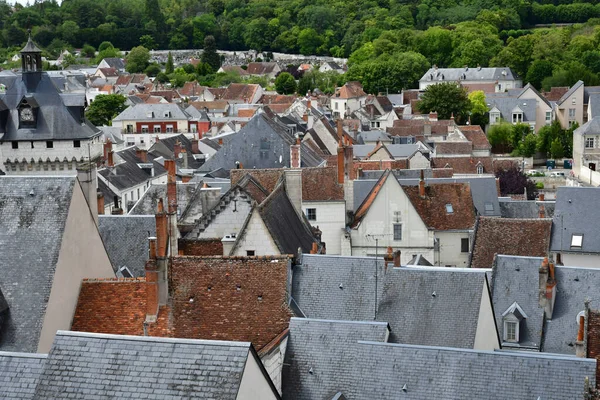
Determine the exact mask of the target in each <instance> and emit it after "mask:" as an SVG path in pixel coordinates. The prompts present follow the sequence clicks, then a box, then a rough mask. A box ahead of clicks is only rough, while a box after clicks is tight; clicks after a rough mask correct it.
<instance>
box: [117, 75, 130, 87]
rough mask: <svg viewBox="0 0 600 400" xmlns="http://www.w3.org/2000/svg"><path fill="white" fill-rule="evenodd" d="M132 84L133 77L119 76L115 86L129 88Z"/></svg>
mask: <svg viewBox="0 0 600 400" xmlns="http://www.w3.org/2000/svg"><path fill="white" fill-rule="evenodd" d="M129 82H131V75H119V77H118V78H117V81H116V82H115V85H117V86H127V85H129Z"/></svg>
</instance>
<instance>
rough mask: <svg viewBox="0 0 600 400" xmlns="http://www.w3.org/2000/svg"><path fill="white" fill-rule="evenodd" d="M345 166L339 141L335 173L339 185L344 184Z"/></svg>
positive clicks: (342, 146) (342, 147)
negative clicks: (336, 172)
mask: <svg viewBox="0 0 600 400" xmlns="http://www.w3.org/2000/svg"><path fill="white" fill-rule="evenodd" d="M338 124H340V122H339V121H338ZM345 164H346V159H345V157H344V145H343V144H342V139H340V142H339V143H338V148H337V171H338V183H339V184H340V185H343V184H344V176H345V173H344V167H345Z"/></svg>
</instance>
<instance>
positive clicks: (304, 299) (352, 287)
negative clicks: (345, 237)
mask: <svg viewBox="0 0 600 400" xmlns="http://www.w3.org/2000/svg"><path fill="white" fill-rule="evenodd" d="M382 253H383V249H382ZM375 265H376V263H375V257H356V256H354V257H342V256H330V255H310V254H303V255H302V261H301V263H300V264H297V265H295V266H294V270H293V272H294V277H293V279H292V297H293V299H294V301H293V302H292V304H293V305H294V307H297V308H299V310H300V311H301V312H300V313H298V314H299V315H302V316H306V317H308V318H322V319H336V320H353V321H372V320H373V319H374V316H375V304H376V303H375V268H376V267H375ZM383 276H384V263H383V259H382V258H381V257H380V258H379V259H378V260H377V277H378V278H377V280H378V288H377V289H378V291H379V293H381V291H382V289H383ZM340 286H341V287H340ZM377 297H378V298H381V295H380V294H378V296H377Z"/></svg>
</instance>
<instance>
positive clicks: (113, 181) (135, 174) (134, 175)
mask: <svg viewBox="0 0 600 400" xmlns="http://www.w3.org/2000/svg"><path fill="white" fill-rule="evenodd" d="M116 154H117V156H118V158H117V157H115V165H114V167H111V168H109V167H104V168H101V169H99V170H98V174H100V175H101V176H102V177H103V178H104V179H105V180H106V181H107V182H108V183H109V184H110V185H112V186H114V187H116V188H117V189H118V190H126V189H129V188H132V187H135V186H138V185H141V184H143V183H144V182H148V181H149V180H150V179H152V176H151V175H150V173H149V171H147V170H144V169H142V168H140V167H139V165H138V164H139V163H141V162H142V161H141V160H140V159H139V158H138V157H137V155H136V148H135V147H130V148H127V149H124V150H121V151H119V152H117V153H116ZM148 163H152V164H153V165H154V170H155V173H154V176H159V175H161V174H165V173H166V170H165V169H164V168H163V166H162V165H160V164H159V163H156V162H153V160H152V159H151V158H150V159H149V160H148Z"/></svg>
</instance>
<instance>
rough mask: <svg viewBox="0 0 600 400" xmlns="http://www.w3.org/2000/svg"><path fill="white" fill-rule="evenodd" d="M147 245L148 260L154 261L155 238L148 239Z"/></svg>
mask: <svg viewBox="0 0 600 400" xmlns="http://www.w3.org/2000/svg"><path fill="white" fill-rule="evenodd" d="M148 243H149V245H150V249H149V254H148V258H149V259H150V260H156V238H155V237H150V238H148Z"/></svg>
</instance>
